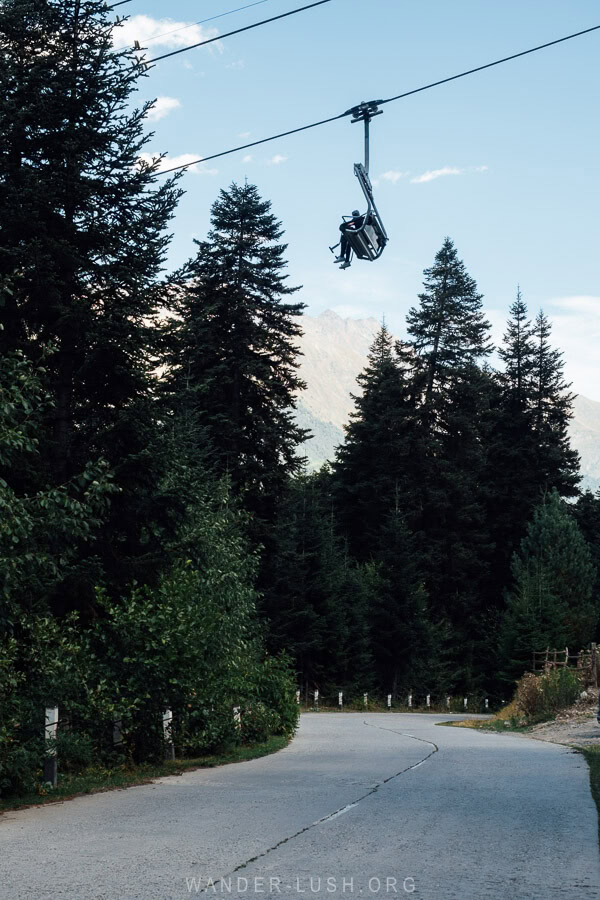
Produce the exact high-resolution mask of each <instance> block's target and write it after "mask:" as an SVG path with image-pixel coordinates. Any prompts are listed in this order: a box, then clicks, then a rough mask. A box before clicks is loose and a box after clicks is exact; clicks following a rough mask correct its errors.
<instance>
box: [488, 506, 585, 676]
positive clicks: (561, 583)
mask: <svg viewBox="0 0 600 900" xmlns="http://www.w3.org/2000/svg"><path fill="white" fill-rule="evenodd" d="M512 575H513V588H512V590H511V593H510V595H509V598H508V606H507V611H506V615H505V618H504V622H503V629H502V641H501V644H502V650H503V657H504V675H505V677H507V678H509V680H510V679H512V678H515V677H518V676H519V675H521V674H522V673H523V671H525V669H527V668H528V667H529V665H530V662H531V658H532V653H533V651H534V650H542V649H544V648H545V647H551V648H554V647H559V648H563V647H565V646H567V647H570V648H573V649H576V650H579V649H581V648H582V647H584V646H586V645H587V644H588V643H589V641H590V639H591V637H590V636H591V635H595V632H596V628H597V624H598V616H599V612H600V607H599V605H598V598H595V597H594V586H595V582H596V576H597V572H596V570H595V567H594V564H593V561H592V556H591V553H590V550H589V547H588V545H587V543H586V541H585V539H584V537H583V535H582V534H581V531H580V530H579V528H578V527H577V524H576V522H575V521H574V519H573V517H572V515H570V513H569V512H568V510H567V509H566V507H565V504H564V501H563V500H561V498H560V496H559V494H558V492H557V491H556V490H554V491H552V492H551V493H549V494H547V495H546V496H545V497H544V499H543V502H542V503H541V504H540V505H539V506H538V507H537V508H536V510H535V512H534V516H533V519H532V521H531V522H530V524H529V527H528V529H527V534H526V536H525V538H524V539H523V541H522V542H521V547H520V549H519V552H518V553H516V554H515V556H514V558H513V563H512Z"/></svg>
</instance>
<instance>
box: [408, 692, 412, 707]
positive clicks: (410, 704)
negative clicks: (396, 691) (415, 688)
mask: <svg viewBox="0 0 600 900" xmlns="http://www.w3.org/2000/svg"><path fill="white" fill-rule="evenodd" d="M408 708H409V709H411V708H412V694H409V695H408Z"/></svg>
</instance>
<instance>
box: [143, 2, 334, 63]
mask: <svg viewBox="0 0 600 900" xmlns="http://www.w3.org/2000/svg"><path fill="white" fill-rule="evenodd" d="M324 3H331V0H317V2H315V3H309V4H308V5H307V6H300V7H298V8H297V9H291V10H289V12H285V13H280V14H279V15H278V16H271V18H270V19H262V21H260V22H254V23H253V24H252V25H245V26H244V27H243V28H236V29H235V31H228V32H226V33H225V34H220V35H217V37H212V38H207V39H206V40H205V41H198V43H196V44H190V45H189V46H188V47H180V48H179V49H178V50H171V52H170V53H163V54H162V56H154V57H152V59H149V60H148V61H145V60H141V61H140V62H139V63H138V66H149V65H154V64H155V63H157V62H159V61H160V60H161V59H168V58H169V57H170V56H177V55H178V54H179V53H187V51H188V50H195V49H196V47H204V46H206V44H212V43H213V42H214V41H222V40H223V39H224V38H228V37H231V36H232V35H234V34H241V33H242V32H243V31H251V30H252V29H253V28H259V27H260V26H261V25H268V24H269V22H277V21H278V20H279V19H287V17H288V16H295V15H297V13H301V12H304V11H305V10H307V9H313V8H314V7H315V6H323V4H324Z"/></svg>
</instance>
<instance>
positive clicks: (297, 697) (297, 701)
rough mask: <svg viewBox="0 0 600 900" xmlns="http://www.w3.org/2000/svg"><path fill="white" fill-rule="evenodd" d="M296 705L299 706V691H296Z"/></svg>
mask: <svg viewBox="0 0 600 900" xmlns="http://www.w3.org/2000/svg"><path fill="white" fill-rule="evenodd" d="M296 703H297V704H298V706H300V691H296Z"/></svg>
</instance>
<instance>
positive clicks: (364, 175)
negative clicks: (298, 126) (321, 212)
mask: <svg viewBox="0 0 600 900" xmlns="http://www.w3.org/2000/svg"><path fill="white" fill-rule="evenodd" d="M380 102H381V101H374V100H371V101H369V102H368V103H361V104H360V105H359V106H355V107H353V109H351V110H348V112H351V113H352V121H353V122H364V123H365V162H364V164H363V163H355V164H354V174H355V175H356V177H357V178H358V183H359V184H360V186H361V189H362V192H363V194H364V195H365V200H366V201H367V210H366V212H365V213H364V214H363V215H362V219H363V223H362V225H361V226H360V227H359V228H348V229H347V230H346V231H345V232H344V235H345V237H346V238H347V240H348V243H349V244H350V247H351V249H352V252H353V253H354V255H355V256H356V258H357V259H366V260H368V261H369V262H374V261H375V260H376V259H379V257H380V256H381V254H382V253H383V251H384V248H385V245H386V244H387V242H388V236H387V233H386V230H385V228H384V225H383V222H382V220H381V216H380V215H379V212H378V210H377V207H376V205H375V200H374V198H373V186H372V184H371V179H370V178H369V123H370V121H371V119H372V118H373V116H379V115H381V113H382V110H380V109H378V108H377V104H378V103H380ZM351 218H352V217H351V216H343V219H344V221H348V220H350V219H351ZM336 246H337V245H336ZM329 249H330V250H331V251H332V252H333V249H334V248H333V247H330V248H329Z"/></svg>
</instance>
